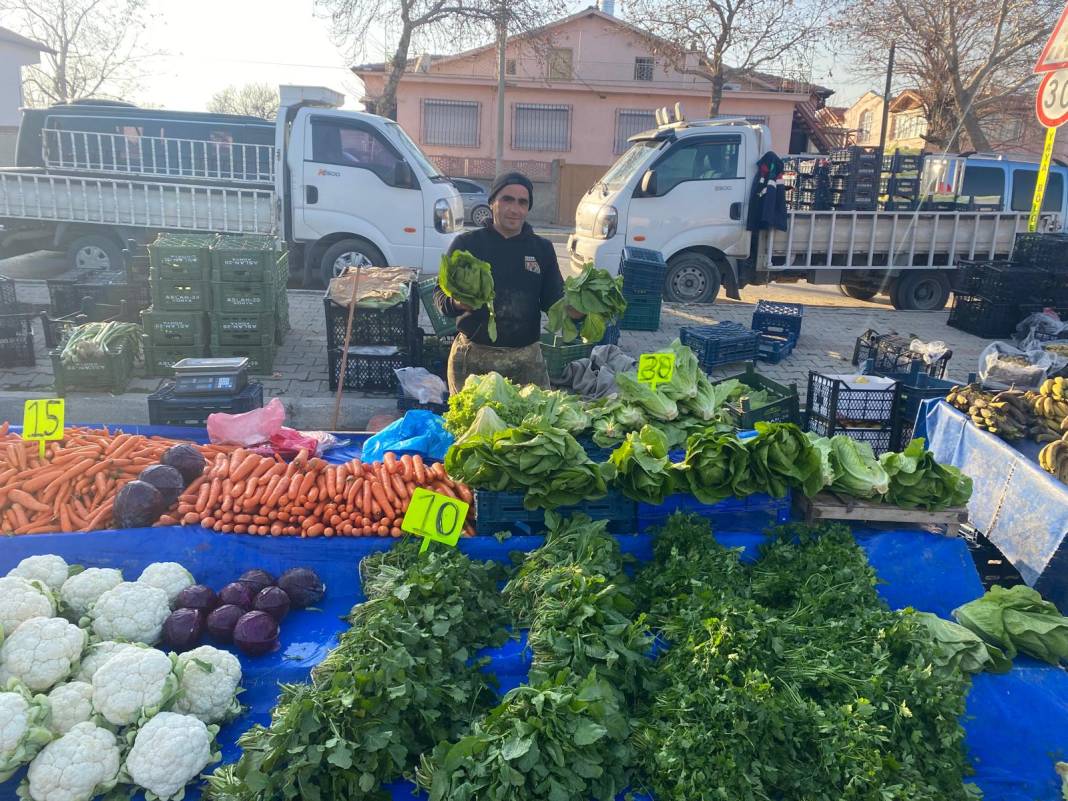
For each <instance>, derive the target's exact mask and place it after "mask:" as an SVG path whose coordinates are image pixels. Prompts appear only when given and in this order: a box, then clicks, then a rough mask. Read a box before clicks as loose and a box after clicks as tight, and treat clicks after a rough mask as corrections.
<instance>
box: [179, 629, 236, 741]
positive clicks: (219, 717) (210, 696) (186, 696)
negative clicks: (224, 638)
mask: <svg viewBox="0 0 1068 801" xmlns="http://www.w3.org/2000/svg"><path fill="white" fill-rule="evenodd" d="M178 668H179V673H180V674H181V679H180V680H179V683H178V687H179V694H178V699H177V700H176V701H175V702H174V710H175V711H176V712H181V713H183V714H187V715H192V716H193V717H196V718H199V719H200V720H202V721H204V722H205V723H219V722H221V721H224V720H230V719H231V718H234V717H236V716H237V715H239V714H240V713H241V704H239V703H238V702H237V686H238V685H239V684H240V683H241V663H240V662H238V661H237V657H236V656H234V655H233V654H232V653H230V652H229V651H221V650H219V649H218V648H213V647H212V646H210V645H202V646H200V647H199V648H194V649H193V650H192V651H186V652H185V653H182V654H179V655H178Z"/></svg>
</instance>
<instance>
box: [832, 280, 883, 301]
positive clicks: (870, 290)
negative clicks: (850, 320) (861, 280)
mask: <svg viewBox="0 0 1068 801" xmlns="http://www.w3.org/2000/svg"><path fill="white" fill-rule="evenodd" d="M838 289H839V290H841V292H842V294H843V295H845V296H846V297H847V298H853V300H871V299H872V298H874V297H875V296H876V295H878V294H879V290H878V289H877V288H876V287H870V286H863V285H861V284H839V285H838Z"/></svg>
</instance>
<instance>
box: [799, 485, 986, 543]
mask: <svg viewBox="0 0 1068 801" xmlns="http://www.w3.org/2000/svg"><path fill="white" fill-rule="evenodd" d="M795 498H796V502H797V507H798V511H799V513H800V514H801V515H802V516H803V517H804V519H805V522H806V523H812V522H814V521H817V520H855V521H862V522H866V523H906V524H909V525H925V526H945V527H946V535H947V536H950V537H955V536H957V533H958V531H959V530H960V525H961V523H965V522H967V520H968V510H967V509H966V508H965V507H963V506H958V507H954V508H952V509H943V510H941V511H938V512H928V511H927V510H926V509H902V508H900V507H898V506H890V505H889V504H885V503H875V502H873V501H865V500H860V499H858V498H845V497H842V496H840V495H836V494H834V493H831V492H821V493H820V494H819V495H816V496H815V497H813V498H806V497H804V496H795Z"/></svg>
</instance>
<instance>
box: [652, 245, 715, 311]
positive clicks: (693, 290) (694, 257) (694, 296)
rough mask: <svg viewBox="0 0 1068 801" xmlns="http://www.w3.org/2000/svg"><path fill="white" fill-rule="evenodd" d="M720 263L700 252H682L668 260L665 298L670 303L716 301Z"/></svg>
mask: <svg viewBox="0 0 1068 801" xmlns="http://www.w3.org/2000/svg"><path fill="white" fill-rule="evenodd" d="M720 283H721V278H720V274H719V265H717V264H716V263H715V262H714V261H712V259H710V258H708V256H704V255H702V254H700V253H680V254H679V255H678V256H675V257H674V258H672V259H671V260H670V261H669V262H668V269H667V275H666V276H665V278H664V300H666V301H668V302H669V303H715V301H716V295H718V294H719V287H720Z"/></svg>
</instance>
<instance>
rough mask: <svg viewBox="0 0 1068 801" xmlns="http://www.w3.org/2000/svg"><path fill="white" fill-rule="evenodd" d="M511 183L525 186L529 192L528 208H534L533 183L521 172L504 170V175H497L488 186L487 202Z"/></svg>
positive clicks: (491, 200)
mask: <svg viewBox="0 0 1068 801" xmlns="http://www.w3.org/2000/svg"><path fill="white" fill-rule="evenodd" d="M512 184H515V185H517V186H525V187H526V188H527V192H528V193H529V194H530V208H534V184H532V183H531V182H530V179H529V178H527V176H525V175H523V173H521V172H506V173H504V175H498V176H497V178H496V180H495V181H494V182H493V186H492V187H490V193H489V202H490V203H492V202H493V198H495V197H497V193H498V192H500V191H501V190H502V189H504V188H505V187H506V186H511V185H512Z"/></svg>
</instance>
